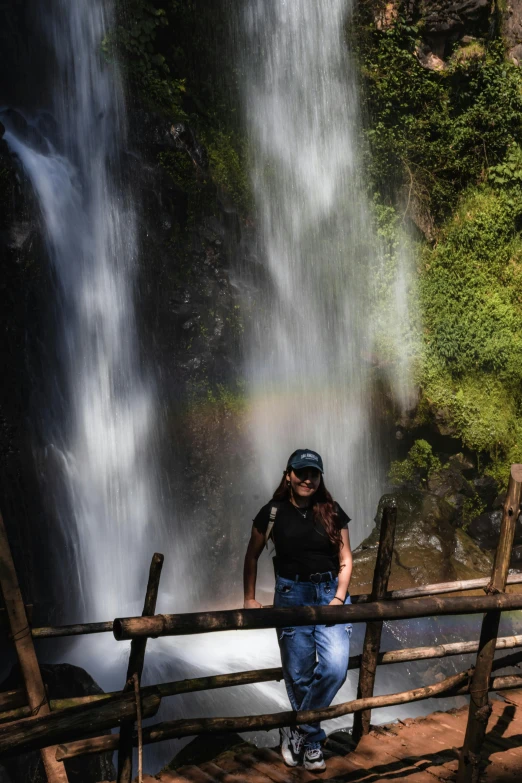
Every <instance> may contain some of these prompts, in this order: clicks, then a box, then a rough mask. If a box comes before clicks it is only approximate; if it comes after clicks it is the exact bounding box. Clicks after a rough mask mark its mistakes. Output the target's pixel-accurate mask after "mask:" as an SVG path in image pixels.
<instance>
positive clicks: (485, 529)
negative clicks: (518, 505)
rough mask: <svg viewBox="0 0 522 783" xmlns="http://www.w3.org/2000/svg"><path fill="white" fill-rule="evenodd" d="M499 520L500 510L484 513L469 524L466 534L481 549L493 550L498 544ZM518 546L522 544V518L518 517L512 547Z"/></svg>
mask: <svg viewBox="0 0 522 783" xmlns="http://www.w3.org/2000/svg"><path fill="white" fill-rule="evenodd" d="M501 520H502V509H497V510H495V511H486V512H485V513H484V514H480V516H478V517H475V519H473V520H472V521H471V522H470V524H469V527H468V530H467V532H468V533H469V535H470V536H471V537H472V538H473V540H474V541H476V542H477V544H478V545H479V547H480V548H481V549H487V550H494V549H496V548H497V544H498V538H499V535H500V523H501ZM519 544H522V516H519V518H518V519H517V523H516V526H515V539H514V545H515V546H517V545H519Z"/></svg>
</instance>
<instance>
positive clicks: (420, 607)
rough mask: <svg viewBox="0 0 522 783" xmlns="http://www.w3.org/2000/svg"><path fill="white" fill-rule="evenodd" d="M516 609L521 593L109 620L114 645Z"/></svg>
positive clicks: (230, 610) (231, 610)
mask: <svg viewBox="0 0 522 783" xmlns="http://www.w3.org/2000/svg"><path fill="white" fill-rule="evenodd" d="M514 609H522V594H520V593H515V594H510V595H506V594H504V593H502V594H498V595H484V596H481V595H478V596H470V597H460V596H459V597H455V596H449V597H448V596H446V597H442V598H439V597H437V596H428V597H424V598H408V599H401V600H384V601H374V602H373V603H367V604H361V605H357V604H355V605H347V606H339V607H337V606H299V607H292V608H289V609H280V608H278V609H229V610H225V611H217V612H189V613H186V614H157V615H154V616H153V617H141V616H140V617H125V618H118V619H116V620H115V621H114V630H113V632H114V637H115V638H116V639H117V640H118V641H122V640H126V639H136V638H139V637H140V636H152V637H159V636H184V635H190V634H198V633H211V632H216V631H237V630H249V629H260V628H284V627H285V626H290V625H291V626H302V625H324V624H326V625H328V624H334V623H335V624H342V623H361V622H368V621H372V620H406V619H411V618H414V617H432V616H443V615H448V614H453V615H459V614H478V613H482V612H487V611H492V610H497V611H500V612H505V611H510V610H514Z"/></svg>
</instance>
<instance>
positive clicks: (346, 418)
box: [239, 0, 383, 543]
mask: <svg viewBox="0 0 522 783" xmlns="http://www.w3.org/2000/svg"><path fill="white" fill-rule="evenodd" d="M350 9H351V3H350V0H321V2H316V1H315V0H291V2H285V1H284V0H252V2H248V3H246V4H245V7H244V14H243V19H242V31H241V34H240V36H241V38H240V45H239V48H240V63H241V73H242V76H243V81H242V95H243V102H244V109H245V118H246V125H247V131H248V135H249V139H250V143H251V147H252V161H253V162H252V182H253V187H254V194H255V198H256V204H257V210H258V221H259V241H260V253H261V255H262V257H263V259H264V263H265V268H266V269H267V270H268V276H267V275H266V273H264V279H263V277H261V275H260V276H259V279H258V280H257V281H256V286H257V288H258V289H260V291H261V294H260V297H258V298H257V300H256V305H255V308H254V309H253V311H252V321H253V327H252V329H251V334H250V343H249V350H248V361H247V375H248V379H249V392H250V397H251V407H252V417H251V430H252V436H253V440H254V444H255V448H256V452H257V462H258V464H259V465H261V466H265V476H264V480H265V485H266V490H267V491H268V490H270V489H273V487H274V485H275V484H276V483H277V480H278V479H279V477H280V471H281V470H282V468H283V467H284V465H285V460H286V458H287V457H288V455H289V454H290V453H291V452H292V451H293V450H294V449H295V448H299V447H308V448H312V449H317V450H318V451H320V452H322V453H323V454H324V457H325V468H326V481H327V485H328V486H329V487H330V488H331V490H332V491H333V494H334V496H335V497H336V499H338V500H339V502H340V503H341V505H342V506H343V507H345V509H346V511H347V512H348V514H349V515H350V516H351V517H352V518H353V522H352V525H351V530H352V539H353V540H354V542H355V543H358V542H359V541H360V540H361V539H362V538H363V537H364V536H365V535H367V533H368V531H369V529H370V527H371V524H372V520H373V516H374V514H375V509H376V504H377V500H378V497H379V492H382V483H383V474H382V469H381V455H380V447H379V441H378V437H377V434H376V429H375V427H374V421H373V415H372V402H371V399H370V391H371V385H370V381H369V373H370V369H371V368H370V356H371V347H372V328H371V323H370V320H371V318H370V310H369V292H370V281H369V276H370V267H371V263H370V261H371V257H370V256H371V253H372V229H371V225H370V221H369V216H368V211H367V207H366V202H365V195H364V190H363V187H362V183H361V168H360V162H359V160H358V153H357V134H358V131H359V127H360V118H359V106H358V96H357V77H356V73H355V67H354V64H353V62H352V60H351V57H350V53H349V51H348V48H347V45H346V41H345V25H346V23H347V21H348V16H349V13H350Z"/></svg>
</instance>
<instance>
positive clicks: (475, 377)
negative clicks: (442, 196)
mask: <svg viewBox="0 0 522 783" xmlns="http://www.w3.org/2000/svg"><path fill="white" fill-rule="evenodd" d="M520 215H522V191H521V190H520V189H519V188H514V189H513V188H509V190H508V189H506V188H504V189H493V188H491V187H489V186H486V185H483V186H480V187H479V188H477V189H474V190H471V191H469V192H468V194H467V195H466V196H465V197H463V199H462V201H461V203H460V206H459V208H458V210H457V211H456V213H455V215H454V217H453V218H451V220H449V221H448V223H447V224H446V225H445V226H444V227H443V230H442V231H441V233H440V240H439V242H438V244H437V245H436V247H434V248H425V250H424V253H423V255H422V266H421V306H422V312H423V325H424V334H423V355H422V362H421V366H420V371H419V378H418V380H419V382H420V385H421V387H422V389H423V394H424V406H425V408H424V409H425V412H428V413H427V418H428V419H429V415H430V413H429V412H430V411H431V413H432V414H433V413H434V412H438V418H439V421H441V420H442V421H444V422H445V425H446V426H447V427H448V429H449V430H450V431H452V432H454V434H455V435H456V437H459V438H461V439H462V442H463V443H464V445H466V446H467V447H468V448H470V449H472V450H474V451H476V452H479V453H484V454H485V456H486V457H487V459H488V460H490V461H491V462H490V467H489V471H490V472H491V473H492V474H493V475H494V476H495V477H496V478H497V479H500V481H501V483H502V484H504V483H505V481H506V477H507V476H508V473H509V471H508V470H507V464H508V463H509V462H510V461H512V460H515V461H518V460H519V459H521V458H522V422H520V421H519V416H520V411H521V407H522V238H521V237H520V234H519V232H518V231H517V225H518V220H519V216H520Z"/></svg>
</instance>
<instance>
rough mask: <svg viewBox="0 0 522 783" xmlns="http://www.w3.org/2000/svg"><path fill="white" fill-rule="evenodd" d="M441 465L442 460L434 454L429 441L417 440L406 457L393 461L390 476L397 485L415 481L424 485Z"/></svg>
mask: <svg viewBox="0 0 522 783" xmlns="http://www.w3.org/2000/svg"><path fill="white" fill-rule="evenodd" d="M440 467H441V464H440V460H439V459H438V457H436V456H435V455H434V454H433V449H432V447H431V445H430V444H429V443H428V441H426V440H416V441H415V443H414V444H413V446H412V447H411V449H410V451H409V453H408V456H407V457H406V459H404V460H396V461H395V462H392V464H391V467H390V473H389V478H390V481H391V483H392V484H396V485H400V484H405V483H406V482H408V483H411V482H414V483H416V484H420V485H422V486H424V485H425V484H426V482H427V481H428V479H429V478H430V476H431V475H432V474H433V473H434V472H435V471H437V470H439V469H440Z"/></svg>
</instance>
